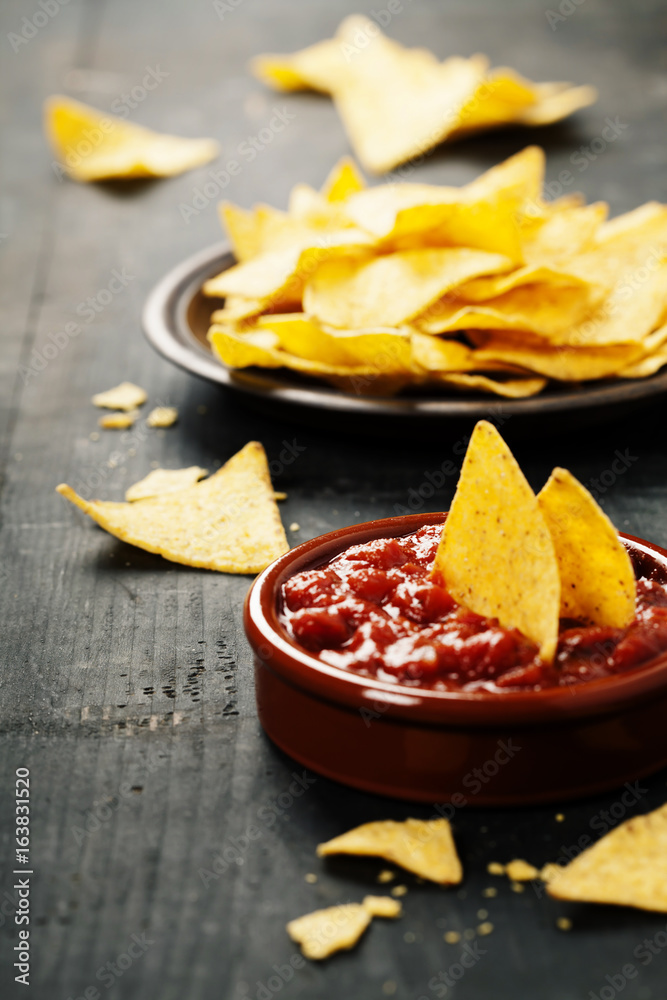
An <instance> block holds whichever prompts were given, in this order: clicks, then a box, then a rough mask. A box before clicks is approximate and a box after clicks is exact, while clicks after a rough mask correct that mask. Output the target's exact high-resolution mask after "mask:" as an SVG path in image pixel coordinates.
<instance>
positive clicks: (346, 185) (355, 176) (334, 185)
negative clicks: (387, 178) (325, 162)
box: [322, 156, 366, 203]
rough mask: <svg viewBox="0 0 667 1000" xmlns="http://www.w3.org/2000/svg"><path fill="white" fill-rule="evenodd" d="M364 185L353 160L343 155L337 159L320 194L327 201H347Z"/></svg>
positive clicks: (361, 189) (362, 188)
mask: <svg viewBox="0 0 667 1000" xmlns="http://www.w3.org/2000/svg"><path fill="white" fill-rule="evenodd" d="M365 187H366V184H365V182H364V179H363V177H362V176H361V174H360V173H359V171H358V170H357V166H356V164H355V162H354V160H351V159H350V158H349V156H344V157H342V159H340V160H339V161H338V163H337V164H336V166H335V167H334V168H333V170H332V171H331V172H330V174H329V176H328V177H327V179H326V180H325V182H324V184H323V186H322V194H323V195H324V197H325V198H326V200H327V201H329V202H332V203H335V202H341V201H347V199H348V198H349V197H350V195H353V194H357V193H358V192H359V191H363V190H364V188H365Z"/></svg>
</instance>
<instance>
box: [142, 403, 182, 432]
mask: <svg viewBox="0 0 667 1000" xmlns="http://www.w3.org/2000/svg"><path fill="white" fill-rule="evenodd" d="M177 420H178V410H177V409H176V407H175V406H156V407H155V408H154V409H152V410H151V412H150V413H149V414H148V416H147V417H146V423H147V424H148V426H149V427H172V426H173V425H174V424H175V423H176V421H177Z"/></svg>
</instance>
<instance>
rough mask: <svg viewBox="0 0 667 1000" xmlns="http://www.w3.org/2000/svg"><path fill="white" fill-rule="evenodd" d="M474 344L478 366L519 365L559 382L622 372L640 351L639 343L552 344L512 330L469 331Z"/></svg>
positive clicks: (602, 376) (475, 359)
mask: <svg viewBox="0 0 667 1000" xmlns="http://www.w3.org/2000/svg"><path fill="white" fill-rule="evenodd" d="M472 339H473V341H474V342H475V344H477V345H478V350H476V351H475V352H474V355H473V358H474V362H473V364H474V365H475V366H477V367H478V368H482V367H484V365H485V364H487V363H491V362H504V363H506V364H508V365H519V366H521V367H523V368H527V369H529V370H530V371H533V372H538V373H539V374H540V375H546V376H547V377H548V378H554V379H559V380H560V381H563V382H572V381H574V382H579V381H581V380H583V379H596V378H605V377H607V376H609V375H614V374H617V373H618V374H619V375H620V374H622V373H623V369H624V368H625V367H626V366H627V365H629V364H630V363H631V362H632V361H633V359H634V358H637V357H639V356H640V355H641V352H642V346H641V344H608V345H606V346H598V347H568V346H567V345H566V346H563V347H552V346H551V345H550V344H548V343H546V344H545V343H531V342H528V341H526V340H525V339H524V340H521V339H520V337H519V336H517V335H516V334H515V335H514V336H512V335H511V334H510V333H508V334H507V335H505V334H503V333H497V332H492V333H485V332H484V333H483V332H479V331H478V332H476V333H474V334H472Z"/></svg>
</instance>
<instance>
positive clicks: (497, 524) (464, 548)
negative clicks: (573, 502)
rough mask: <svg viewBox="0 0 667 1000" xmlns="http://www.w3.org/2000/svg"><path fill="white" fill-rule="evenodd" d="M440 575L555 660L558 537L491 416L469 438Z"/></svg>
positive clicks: (480, 610) (456, 592)
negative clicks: (556, 544)
mask: <svg viewBox="0 0 667 1000" xmlns="http://www.w3.org/2000/svg"><path fill="white" fill-rule="evenodd" d="M480 552H482V553H483V554H484V558H483V559H480V558H479V555H480ZM433 574H434V575H435V576H436V578H441V579H442V581H443V583H444V585H445V586H446V587H447V590H448V591H449V593H450V594H451V595H452V597H453V598H454V599H455V600H456V601H457V602H458V603H459V604H462V605H463V606H464V607H467V608H469V609H470V610H471V611H474V612H476V613H477V614H479V615H484V616H485V617H487V618H497V619H498V621H499V622H500V624H501V625H502V626H503V627H504V628H516V629H518V630H519V631H520V632H521V633H523V635H525V636H528V638H529V639H532V640H533V642H535V643H537V645H538V646H539V647H540V655H541V657H542V659H543V660H545V662H547V663H550V662H551V661H552V660H553V657H554V654H555V651H556V644H557V641H558V611H559V607H560V581H559V578H558V563H557V561H556V553H555V551H554V544H553V541H552V539H551V535H550V533H549V530H548V528H547V525H546V522H545V519H544V516H543V514H542V512H541V510H540V507H539V505H538V502H537V498H536V497H535V494H534V493H533V491H532V490H531V488H530V486H529V485H528V483H527V482H526V479H525V477H524V475H523V473H522V471H521V469H520V468H519V465H518V463H517V461H516V459H515V458H514V456H513V455H512V453H511V451H510V450H509V448H508V447H507V445H506V444H505V442H504V441H503V439H502V437H501V436H500V434H499V433H498V431H497V430H496V428H495V427H494V426H493V425H492V424H490V423H488V422H487V421H485V420H481V421H479V423H477V425H476V426H475V429H474V431H473V434H472V437H471V439H470V444H469V445H468V450H467V452H466V456H465V459H464V462H463V467H462V469H461V477H460V479H459V482H458V486H457V489H456V494H455V496H454V499H453V501H452V504H451V508H450V511H449V515H448V517H447V520H446V521H445V526H444V529H443V532H442V539H441V541H440V545H439V546H438V551H437V553H436V557H435V562H434V566H433Z"/></svg>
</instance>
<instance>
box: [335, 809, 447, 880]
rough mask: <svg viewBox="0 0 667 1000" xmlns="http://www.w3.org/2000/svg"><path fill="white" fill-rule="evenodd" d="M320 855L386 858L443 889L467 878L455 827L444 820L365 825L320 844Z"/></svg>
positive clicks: (381, 821)
mask: <svg viewBox="0 0 667 1000" xmlns="http://www.w3.org/2000/svg"><path fill="white" fill-rule="evenodd" d="M317 853H318V855H319V856H320V857H326V856H327V855H329V854H358V855H370V856H372V857H377V858H384V859H385V861H391V862H393V863H394V864H397V865H400V866H401V868H405V869H406V870H407V871H410V872H414V874H415V875H419V876H421V877H422V878H425V879H429V880H430V881H431V882H439V883H440V884H441V885H453V884H455V883H457V882H460V881H461V879H462V878H463V870H462V868H461V862H460V861H459V858H458V855H457V853H456V847H455V844H454V838H453V837H452V830H451V827H450V825H449V822H448V820H446V819H441V818H438V819H431V820H421V819H406V820H405V821H403V822H398V821H396V820H391V819H387V820H379V821H377V822H373V823H364V824H363V825H362V826H358V827H355V829H354V830H349V831H348V832H347V833H343V834H341V835H340V836H339V837H334V838H333V840H329V841H327V842H326V843H324V844H319V845H318V848H317Z"/></svg>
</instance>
